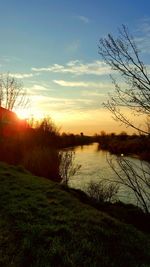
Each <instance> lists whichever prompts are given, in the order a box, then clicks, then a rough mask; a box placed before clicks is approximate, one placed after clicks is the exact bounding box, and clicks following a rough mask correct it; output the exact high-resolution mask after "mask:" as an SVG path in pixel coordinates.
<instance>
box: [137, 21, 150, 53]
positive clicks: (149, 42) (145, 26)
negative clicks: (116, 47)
mask: <svg viewBox="0 0 150 267" xmlns="http://www.w3.org/2000/svg"><path fill="white" fill-rule="evenodd" d="M135 41H136V43H137V45H138V47H139V48H140V49H141V52H146V53H150V17H146V18H143V19H141V20H140V25H139V26H138V29H137V30H136V37H135Z"/></svg>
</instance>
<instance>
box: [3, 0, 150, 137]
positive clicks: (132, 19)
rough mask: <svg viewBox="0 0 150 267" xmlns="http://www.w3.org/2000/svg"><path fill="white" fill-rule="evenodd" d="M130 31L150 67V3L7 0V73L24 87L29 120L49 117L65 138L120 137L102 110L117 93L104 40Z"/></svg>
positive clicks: (4, 38) (4, 66)
mask: <svg viewBox="0 0 150 267" xmlns="http://www.w3.org/2000/svg"><path fill="white" fill-rule="evenodd" d="M121 24H125V25H127V26H128V27H129V29H130V32H131V33H132V34H133V35H134V36H135V38H136V39H137V43H138V45H139V47H140V48H141V50H142V51H143V53H142V57H143V60H144V61H145V62H146V64H149V63H150V1H149V0H143V1H141V0H136V1H131V0H126V1H119V0H105V1H103V0H102V1H101V0H99V1H98V0H91V1H90V0H80V1H78V0H76V1H72V0H53V1H52V0H30V1H29V0H26V1H23V0H5V1H0V36H1V41H0V72H1V73H6V72H8V71H9V72H10V74H12V75H13V76H14V77H16V79H18V80H21V81H22V82H23V84H24V87H25V88H26V89H27V91H28V94H29V97H30V102H31V104H30V107H29V108H28V111H27V112H28V114H30V115H31V114H33V115H34V116H37V117H39V116H45V115H50V116H51V117H52V119H53V120H54V121H55V122H56V124H57V125H59V126H61V128H62V131H67V132H74V133H79V132H84V133H86V134H94V133H96V132H100V131H101V130H106V131H121V130H122V129H123V128H119V124H118V123H116V122H114V121H113V120H112V118H111V114H110V113H109V112H108V111H107V110H105V109H104V108H103V105H102V103H103V102H104V101H105V100H106V99H107V94H108V92H109V91H112V90H113V86H112V84H111V81H110V79H109V74H110V73H111V70H110V68H109V67H108V66H106V65H105V64H104V63H103V62H102V59H101V58H100V56H99V55H98V41H99V39H100V38H101V37H104V36H106V35H107V34H108V33H110V32H111V33H113V34H114V35H115V34H116V33H117V29H118V27H120V26H121Z"/></svg>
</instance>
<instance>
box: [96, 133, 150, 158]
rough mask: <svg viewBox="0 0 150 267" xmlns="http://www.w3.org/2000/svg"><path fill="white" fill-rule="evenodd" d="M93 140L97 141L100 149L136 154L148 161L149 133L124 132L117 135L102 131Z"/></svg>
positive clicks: (115, 152) (117, 153) (119, 153)
mask: <svg viewBox="0 0 150 267" xmlns="http://www.w3.org/2000/svg"><path fill="white" fill-rule="evenodd" d="M95 140H96V141H97V142H98V143H99V148H100V149H103V150H108V151H110V152H111V153H112V154H116V155H119V156H120V155H121V154H123V155H126V156H129V155H131V156H138V157H139V158H140V159H142V160H147V161H150V135H136V134H133V135H127V133H126V132H122V133H120V134H118V135H117V134H114V133H111V134H106V133H105V132H102V133H101V134H100V135H97V136H96V137H95Z"/></svg>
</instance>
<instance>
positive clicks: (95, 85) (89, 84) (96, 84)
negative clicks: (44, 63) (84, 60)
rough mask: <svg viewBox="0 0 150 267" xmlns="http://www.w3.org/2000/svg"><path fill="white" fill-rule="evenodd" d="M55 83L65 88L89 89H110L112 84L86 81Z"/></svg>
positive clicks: (60, 81) (59, 81) (61, 81)
mask: <svg viewBox="0 0 150 267" xmlns="http://www.w3.org/2000/svg"><path fill="white" fill-rule="evenodd" d="M53 82H54V83H56V84H58V85H60V86H65V87H89V88H100V89H105V88H107V89H108V88H110V87H112V84H110V83H102V82H85V81H77V82H76V81H65V80H53Z"/></svg>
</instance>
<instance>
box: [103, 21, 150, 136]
mask: <svg viewBox="0 0 150 267" xmlns="http://www.w3.org/2000/svg"><path fill="white" fill-rule="evenodd" d="M99 54H100V55H101V56H102V58H103V59H104V61H105V62H106V63H107V64H108V65H109V66H111V68H112V69H113V70H114V71H118V72H119V73H120V74H121V76H122V77H123V80H124V82H125V85H126V86H125V87H121V86H120V85H119V84H118V83H117V81H116V79H114V78H113V77H112V81H113V83H114V86H115V92H113V95H110V97H109V100H108V101H107V103H105V106H106V107H107V108H108V109H109V110H110V111H111V112H112V114H113V117H114V118H115V119H116V120H119V121H120V122H121V123H123V124H125V125H126V126H127V127H128V126H130V127H132V128H134V129H135V130H138V131H140V132H141V133H144V134H149V130H148V129H145V128H143V127H141V126H139V125H137V124H136V123H135V119H134V122H133V121H131V119H129V118H128V117H126V116H125V114H124V112H123V108H128V109H129V110H130V111H132V113H133V115H134V116H135V115H146V116H147V117H148V119H147V121H148V122H149V119H150V77H149V74H148V70H147V67H146V65H144V63H143V62H142V60H141V59H140V56H139V54H140V51H139V50H138V48H137V46H136V43H135V41H134V38H133V37H132V36H131V35H130V34H129V31H128V29H127V27H126V26H124V25H122V28H121V29H119V37H118V38H114V37H113V36H112V35H111V34H108V36H107V38H101V39H100V42H99ZM134 118H135V117H134Z"/></svg>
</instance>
